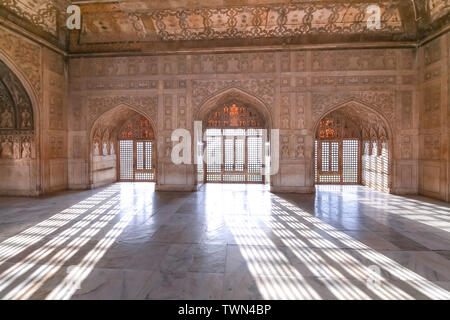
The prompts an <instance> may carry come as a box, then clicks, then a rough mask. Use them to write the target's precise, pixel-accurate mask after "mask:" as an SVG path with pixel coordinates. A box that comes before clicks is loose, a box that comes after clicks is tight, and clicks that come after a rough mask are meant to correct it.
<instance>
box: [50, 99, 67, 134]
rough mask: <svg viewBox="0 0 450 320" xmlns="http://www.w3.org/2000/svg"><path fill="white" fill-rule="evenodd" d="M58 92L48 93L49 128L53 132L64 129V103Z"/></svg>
mask: <svg viewBox="0 0 450 320" xmlns="http://www.w3.org/2000/svg"><path fill="white" fill-rule="evenodd" d="M62 95H63V94H62V93H60V92H54V91H50V92H49V96H50V97H49V128H50V129H53V130H63V129H64V109H63V108H64V104H63V103H64V102H63V96H62Z"/></svg>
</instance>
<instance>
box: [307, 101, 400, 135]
mask: <svg viewBox="0 0 450 320" xmlns="http://www.w3.org/2000/svg"><path fill="white" fill-rule="evenodd" d="M347 107H351V108H353V109H354V110H363V111H365V112H366V114H365V117H366V118H371V117H377V118H378V119H379V120H381V121H382V123H383V124H384V127H385V129H386V130H385V131H386V132H385V133H386V134H387V137H386V138H388V139H390V138H391V137H393V131H392V127H391V124H390V122H389V121H388V120H387V119H386V117H385V116H384V115H383V114H381V113H380V112H379V111H378V110H377V109H376V108H373V107H371V106H369V105H367V104H366V103H364V102H360V101H358V100H356V99H351V100H348V101H346V102H344V103H339V104H337V105H334V106H331V107H328V108H325V110H326V111H324V112H322V113H321V114H320V115H319V116H318V118H317V119H315V124H314V131H313V132H314V133H315V132H316V131H317V128H318V126H319V123H320V120H321V119H323V118H324V117H325V116H326V115H328V114H330V113H332V112H334V111H336V110H339V109H344V108H347ZM362 129H363V131H362V133H363V135H364V129H367V128H362ZM370 129H371V128H369V134H370ZM376 130H377V133H378V126H377V127H376Z"/></svg>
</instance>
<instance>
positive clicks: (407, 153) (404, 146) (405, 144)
mask: <svg viewBox="0 0 450 320" xmlns="http://www.w3.org/2000/svg"><path fill="white" fill-rule="evenodd" d="M400 156H401V158H402V159H405V160H409V159H411V158H412V141H411V137H410V136H403V137H401V138H400Z"/></svg>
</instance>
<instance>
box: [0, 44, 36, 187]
mask: <svg viewBox="0 0 450 320" xmlns="http://www.w3.org/2000/svg"><path fill="white" fill-rule="evenodd" d="M0 68H2V69H3V71H4V72H1V74H2V79H0V80H1V82H2V83H3V88H4V89H5V90H6V91H8V92H9V93H8V95H9V97H10V99H11V100H10V101H11V102H12V103H13V104H14V108H15V110H14V115H13V120H14V126H13V128H3V130H2V129H0V131H3V134H6V136H7V139H8V140H11V141H18V140H17V139H18V138H17V137H22V138H20V140H21V141H20V145H19V147H17V146H14V148H15V149H16V150H14V158H16V157H18V158H20V159H24V158H27V159H31V161H33V162H34V164H33V165H30V170H32V173H30V177H31V176H33V178H32V179H31V178H30V179H31V180H30V184H29V189H28V190H23V191H18V192H20V195H40V194H42V192H43V190H42V185H43V179H44V177H43V170H42V161H41V154H42V152H41V146H42V145H43V144H42V143H41V139H42V137H41V134H40V127H41V126H40V112H39V110H40V101H41V99H40V97H39V96H38V94H37V93H36V91H35V89H34V86H33V85H32V84H31V82H30V81H29V79H28V78H27V76H26V74H25V73H24V72H23V71H22V69H21V68H19V67H18V66H17V65H16V63H15V62H14V61H13V60H12V59H11V58H10V57H8V56H7V55H6V54H4V53H3V52H2V50H0ZM0 109H2V108H0ZM0 113H1V111H0ZM8 131H9V133H8ZM0 192H1V193H5V194H10V191H9V190H4V191H3V190H0ZM11 194H15V193H11Z"/></svg>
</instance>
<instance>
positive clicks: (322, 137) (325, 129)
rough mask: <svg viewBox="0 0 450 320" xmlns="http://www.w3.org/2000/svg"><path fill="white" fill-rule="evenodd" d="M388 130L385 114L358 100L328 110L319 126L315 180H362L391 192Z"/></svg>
mask: <svg viewBox="0 0 450 320" xmlns="http://www.w3.org/2000/svg"><path fill="white" fill-rule="evenodd" d="M388 132H389V128H388V125H387V122H386V121H385V120H384V119H383V117H382V116H381V115H379V114H378V113H377V112H375V111H374V110H372V109H371V108H369V107H366V106H365V105H362V104H359V103H356V102H351V103H347V104H345V105H343V106H340V107H338V108H335V109H333V110H332V111H329V112H328V113H326V114H325V115H324V116H322V117H321V119H320V120H319V121H318V123H317V125H316V129H315V143H314V181H315V183H316V184H362V185H365V186H368V187H370V188H373V189H375V190H379V191H383V192H390V186H391V181H390V179H391V174H390V172H391V170H390V167H391V154H390V153H391V148H390V135H389V134H388Z"/></svg>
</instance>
